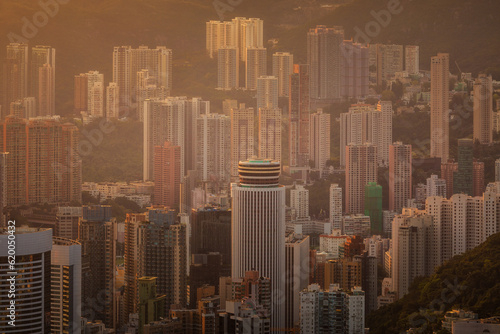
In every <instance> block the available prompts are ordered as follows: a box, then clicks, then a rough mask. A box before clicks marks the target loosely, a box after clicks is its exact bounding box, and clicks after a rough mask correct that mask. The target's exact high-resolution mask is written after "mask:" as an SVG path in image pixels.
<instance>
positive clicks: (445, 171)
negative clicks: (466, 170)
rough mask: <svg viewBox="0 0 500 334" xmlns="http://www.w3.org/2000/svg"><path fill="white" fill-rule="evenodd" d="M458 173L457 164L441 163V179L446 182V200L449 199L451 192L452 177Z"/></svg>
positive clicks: (449, 161)
mask: <svg viewBox="0 0 500 334" xmlns="http://www.w3.org/2000/svg"><path fill="white" fill-rule="evenodd" d="M457 171H458V164H457V163H456V162H454V161H453V160H448V161H447V162H444V163H441V178H442V179H443V180H445V182H446V198H450V197H451V195H453V194H454V192H453V178H454V177H453V175H454V174H455V173H456V172H457Z"/></svg>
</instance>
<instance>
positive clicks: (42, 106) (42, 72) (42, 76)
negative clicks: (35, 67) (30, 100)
mask: <svg viewBox="0 0 500 334" xmlns="http://www.w3.org/2000/svg"><path fill="white" fill-rule="evenodd" d="M38 80H39V83H38V95H37V97H38V108H37V112H38V115H39V116H50V115H55V113H56V111H55V106H56V104H55V99H56V93H55V70H54V68H53V67H52V65H50V64H44V65H42V66H40V67H39V74H38Z"/></svg>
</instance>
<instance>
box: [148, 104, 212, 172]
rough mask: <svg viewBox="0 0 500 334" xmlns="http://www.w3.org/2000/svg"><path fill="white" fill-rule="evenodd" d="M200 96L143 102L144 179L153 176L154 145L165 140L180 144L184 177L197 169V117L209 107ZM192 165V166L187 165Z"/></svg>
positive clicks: (160, 143)
mask: <svg viewBox="0 0 500 334" xmlns="http://www.w3.org/2000/svg"><path fill="white" fill-rule="evenodd" d="M208 105H209V104H208V102H207V101H202V100H201V99H200V98H192V99H188V98H186V97H169V98H167V99H164V100H159V99H153V100H146V101H145V103H144V151H143V154H144V155H143V179H144V180H153V178H154V175H153V174H154V168H153V155H154V147H155V146H158V145H163V143H164V142H165V141H168V142H171V143H172V144H173V145H175V146H180V147H181V159H180V161H181V177H184V175H185V173H186V171H187V170H194V169H195V166H194V161H195V152H196V150H195V147H194V143H196V119H197V118H198V117H199V116H200V115H202V114H205V113H207V112H208V111H209V106H208ZM187 168H189V169H187Z"/></svg>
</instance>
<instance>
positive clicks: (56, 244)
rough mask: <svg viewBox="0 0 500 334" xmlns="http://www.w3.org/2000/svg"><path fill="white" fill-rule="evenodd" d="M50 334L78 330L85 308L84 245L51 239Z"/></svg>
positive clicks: (55, 238)
mask: <svg viewBox="0 0 500 334" xmlns="http://www.w3.org/2000/svg"><path fill="white" fill-rule="evenodd" d="M52 240H53V244H52V253H51V280H50V284H51V313H50V318H51V320H50V322H51V333H79V332H80V331H81V323H82V321H81V307H82V245H80V243H79V242H77V241H75V240H70V239H66V238H59V237H54V238H52Z"/></svg>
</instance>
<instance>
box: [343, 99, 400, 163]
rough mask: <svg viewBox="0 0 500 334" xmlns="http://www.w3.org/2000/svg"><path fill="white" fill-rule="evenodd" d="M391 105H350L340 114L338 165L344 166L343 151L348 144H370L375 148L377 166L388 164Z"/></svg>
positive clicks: (384, 103)
mask: <svg viewBox="0 0 500 334" xmlns="http://www.w3.org/2000/svg"><path fill="white" fill-rule="evenodd" d="M392 113H393V112H392V103H391V101H379V103H378V104H377V107H376V108H375V107H374V106H371V105H368V104H355V105H351V107H350V108H349V112H347V113H342V114H340V165H341V166H345V149H346V146H347V145H349V144H358V145H361V144H364V143H367V142H369V143H372V144H373V145H375V146H377V150H378V164H379V165H380V166H387V165H388V164H389V146H390V145H391V144H392Z"/></svg>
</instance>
